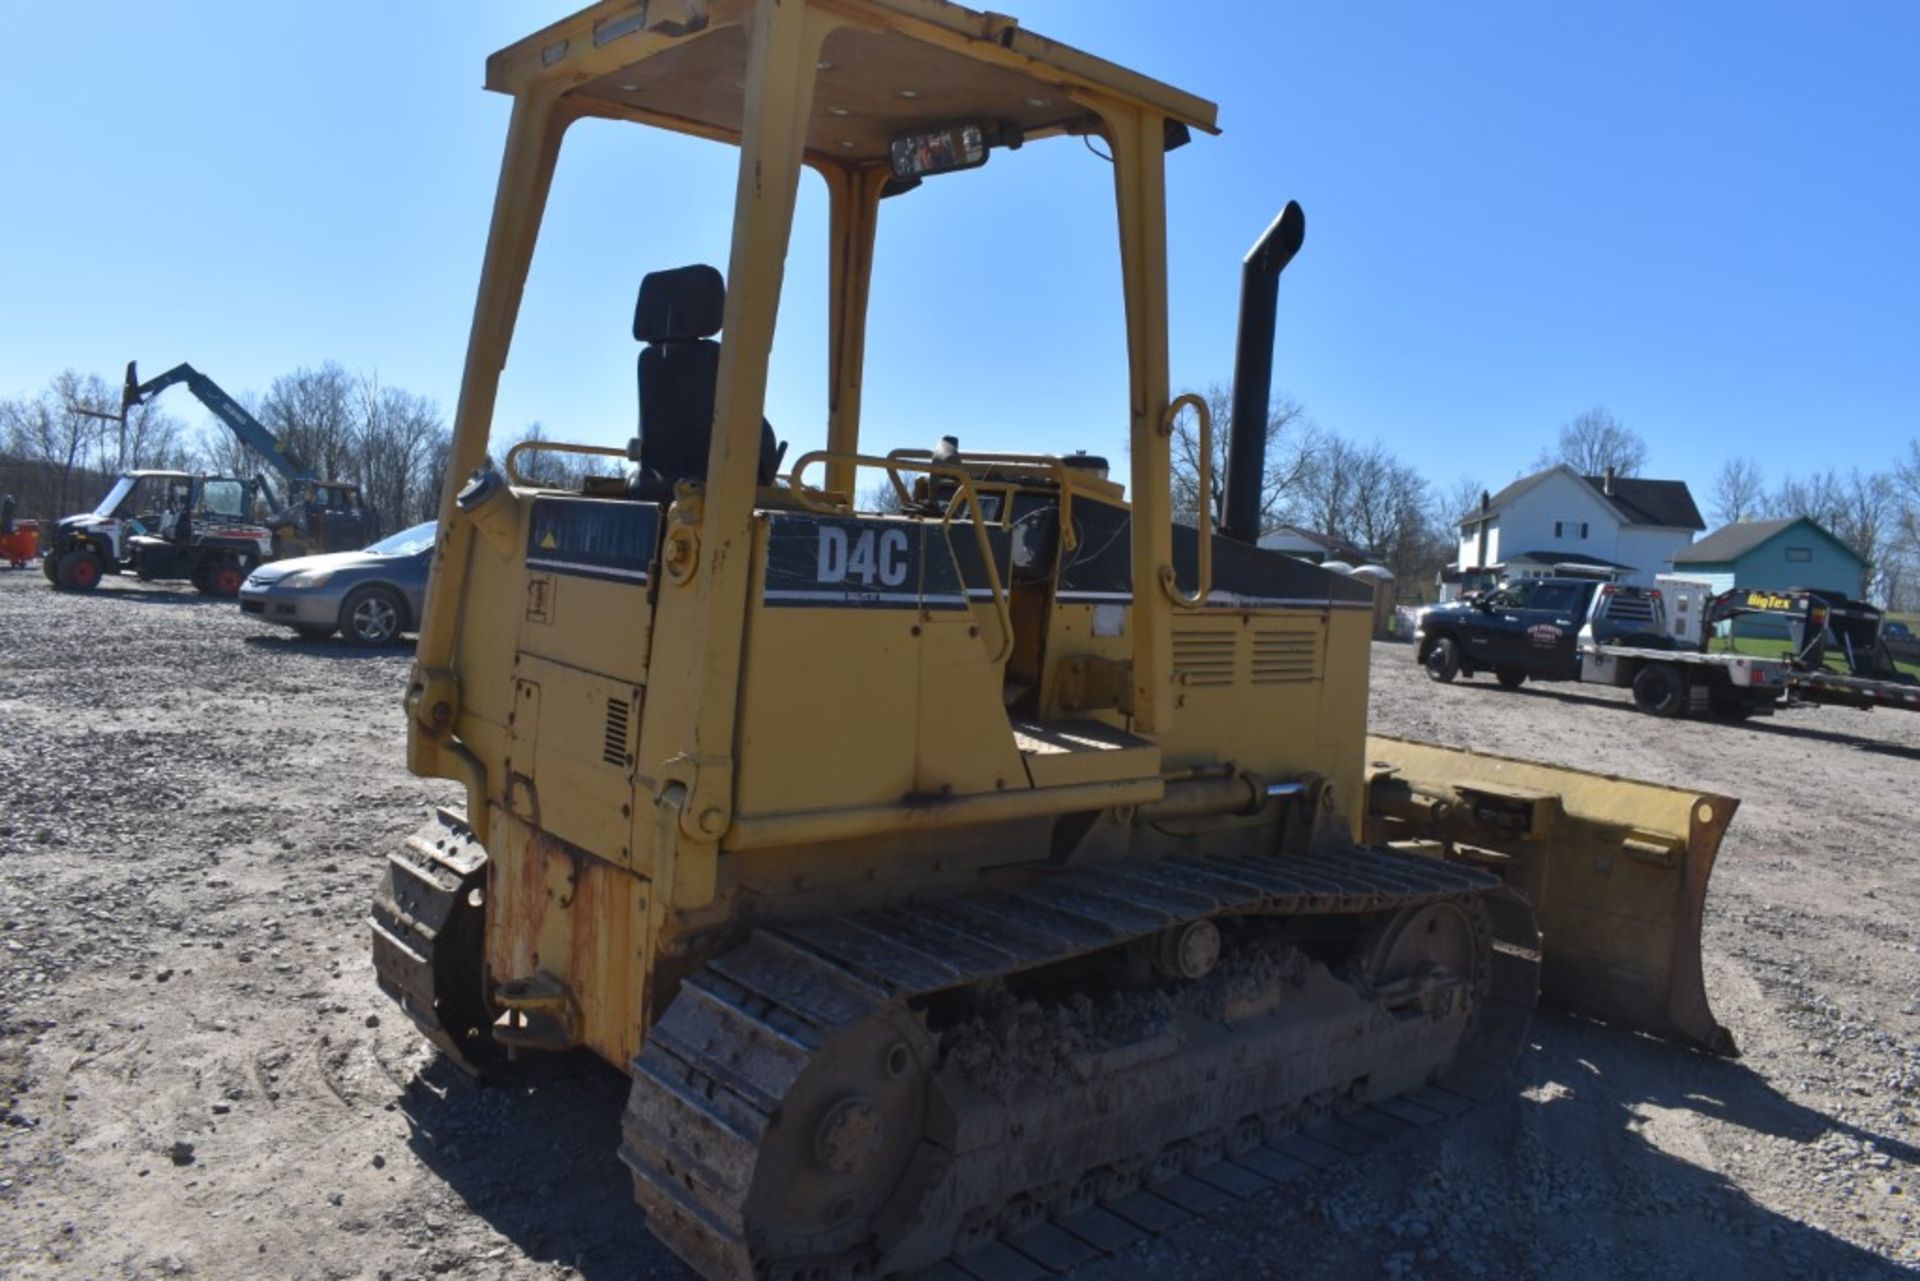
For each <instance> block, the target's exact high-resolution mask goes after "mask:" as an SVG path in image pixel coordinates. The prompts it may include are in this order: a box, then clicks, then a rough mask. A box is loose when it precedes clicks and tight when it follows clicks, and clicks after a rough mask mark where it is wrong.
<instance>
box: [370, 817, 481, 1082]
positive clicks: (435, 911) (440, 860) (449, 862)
mask: <svg viewBox="0 0 1920 1281" xmlns="http://www.w3.org/2000/svg"><path fill="white" fill-rule="evenodd" d="M486 864H487V851H486V850H485V848H483V847H482V846H481V844H480V842H479V840H478V839H476V838H475V836H474V834H473V830H472V829H471V828H469V827H468V826H467V825H466V823H465V822H464V821H463V820H462V819H461V818H460V816H459V815H457V814H455V813H453V812H452V811H450V810H444V809H442V810H437V811H436V812H435V815H434V818H433V821H431V822H430V823H428V824H427V825H426V826H425V827H424V828H422V829H421V830H420V831H418V832H416V833H414V834H413V835H412V836H410V837H408V838H407V842H406V844H405V845H404V846H402V847H401V848H400V849H399V850H398V851H396V852H395V853H393V854H391V855H389V856H388V858H387V875H386V878H385V879H384V880H383V881H382V882H381V885H380V889H379V891H378V892H377V893H375V895H374V896H373V910H372V912H371V913H370V914H369V915H368V917H367V923H368V924H369V925H370V926H372V928H373V969H374V974H375V976H376V977H377V978H378V979H379V982H380V988H381V990H382V991H384V992H385V993H386V994H387V995H388V996H390V997H392V998H393V999H394V1000H395V1001H397V1002H399V1004H400V1007H401V1008H402V1009H404V1010H405V1011H406V1012H407V1014H408V1015H409V1016H411V1017H412V1019H413V1021H414V1022H415V1023H416V1024H417V1025H419V1028H420V1030H421V1031H422V1032H424V1033H425V1034H426V1036H427V1039H428V1040H430V1041H432V1042H433V1043H434V1044H435V1045H436V1046H438V1047H439V1048H440V1049H441V1050H442V1051H443V1052H444V1053H445V1054H446V1055H447V1057H448V1058H451V1059H452V1060H453V1061H454V1062H455V1063H457V1064H459V1065H460V1066H461V1067H462V1068H464V1069H465V1070H466V1071H468V1072H471V1073H475V1074H477V1073H478V1072H479V1070H480V1064H479V1063H478V1062H477V1061H476V1058H475V1057H474V1056H475V1054H476V1053H477V1052H478V1050H479V1048H481V1047H484V1046H485V1045H487V1044H488V1042H487V1039H486V1037H485V1031H486V1027H487V1025H488V1023H490V1022H491V1018H490V1016H489V1014H488V1012H487V1010H486V1006H485V1003H484V1000H483V999H482V997H481V992H480V987H481V982H482V979H481V948H482V946H483V945H484V939H483V937H482V934H481V923H480V907H479V905H478V903H476V902H475V901H474V896H475V894H476V893H478V894H484V893H485V892H486Z"/></svg>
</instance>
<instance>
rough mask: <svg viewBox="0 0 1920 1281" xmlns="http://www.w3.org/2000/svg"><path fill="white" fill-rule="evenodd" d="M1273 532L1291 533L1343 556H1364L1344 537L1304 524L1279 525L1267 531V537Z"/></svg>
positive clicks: (1322, 548) (1324, 549)
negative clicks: (1324, 532)
mask: <svg viewBox="0 0 1920 1281" xmlns="http://www.w3.org/2000/svg"><path fill="white" fill-rule="evenodd" d="M1274 534H1292V535H1293V536H1294V537H1295V538H1298V539H1301V540H1303V541H1305V542H1309V543H1312V544H1313V545H1314V546H1316V547H1318V548H1320V549H1321V550H1322V551H1327V552H1334V553H1338V554H1340V555H1342V556H1343V557H1350V556H1360V557H1363V558H1364V556H1365V553H1364V552H1362V551H1361V550H1360V549H1359V548H1358V547H1355V546H1354V545H1353V544H1352V543H1349V542H1347V541H1346V540H1345V539H1343V538H1335V537H1334V536H1333V535H1332V534H1323V533H1321V532H1320V531H1319V530H1317V529H1308V528H1306V527H1305V526H1304V525H1281V526H1279V527H1277V528H1275V529H1272V530H1270V531H1268V533H1267V537H1269V538H1270V537H1272V536H1273V535H1274Z"/></svg>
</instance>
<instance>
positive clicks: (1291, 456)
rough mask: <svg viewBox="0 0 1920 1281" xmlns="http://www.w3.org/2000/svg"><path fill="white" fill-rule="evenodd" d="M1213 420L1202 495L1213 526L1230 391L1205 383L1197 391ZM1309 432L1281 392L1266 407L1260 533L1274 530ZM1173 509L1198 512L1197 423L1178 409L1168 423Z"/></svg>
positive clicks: (1223, 497)
mask: <svg viewBox="0 0 1920 1281" xmlns="http://www.w3.org/2000/svg"><path fill="white" fill-rule="evenodd" d="M1202 396H1203V399H1205V400H1206V402H1207V412H1208V416H1209V417H1210V418H1211V419H1212V420H1213V431H1212V437H1213V439H1212V445H1213V448H1212V455H1213V456H1212V458H1211V460H1210V462H1211V467H1212V475H1211V476H1210V477H1209V480H1210V482H1211V483H1210V485H1209V487H1208V494H1207V500H1208V502H1209V503H1210V504H1211V506H1212V510H1213V520H1214V524H1215V525H1216V526H1218V525H1219V524H1220V522H1221V521H1223V520H1225V519H1226V513H1227V442H1228V441H1229V440H1230V439H1231V438H1232V435H1233V390H1232V388H1230V387H1226V386H1223V385H1221V384H1220V383H1217V382H1216V383H1209V384H1207V389H1206V391H1205V392H1204V393H1202ZM1316 434H1317V433H1315V431H1314V429H1313V427H1312V425H1311V424H1309V423H1308V422H1307V420H1306V411H1305V410H1303V409H1302V408H1301V407H1300V404H1299V402H1297V401H1295V400H1293V399H1292V398H1291V397H1288V396H1281V397H1279V398H1278V399H1276V400H1275V401H1274V402H1273V403H1272V404H1271V405H1269V406H1268V407H1267V434H1266V459H1265V465H1264V467H1263V468H1262V470H1261V476H1260V532H1261V533H1267V532H1269V531H1271V530H1274V529H1277V528H1278V527H1279V526H1280V525H1281V524H1282V523H1283V522H1284V521H1285V520H1286V518H1287V512H1288V508H1289V505H1290V503H1291V502H1292V500H1293V498H1294V497H1295V495H1296V494H1297V492H1298V490H1299V487H1300V483H1301V480H1302V478H1303V477H1304V476H1305V474H1306V468H1307V459H1308V455H1309V454H1310V453H1311V452H1312V442H1313V440H1314V438H1315V436H1316ZM1171 447H1172V451H1173V514H1174V518H1175V519H1176V520H1182V521H1187V522H1189V523H1194V522H1197V520H1198V518H1199V514H1200V423H1199V418H1198V416H1197V415H1195V414H1193V413H1190V412H1183V413H1182V414H1181V415H1180V417H1179V419H1178V420H1177V421H1175V423H1174V426H1173V439H1172V442H1171Z"/></svg>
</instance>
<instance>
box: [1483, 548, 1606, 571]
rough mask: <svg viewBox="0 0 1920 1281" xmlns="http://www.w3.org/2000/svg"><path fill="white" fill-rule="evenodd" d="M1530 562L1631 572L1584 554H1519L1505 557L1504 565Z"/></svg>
mask: <svg viewBox="0 0 1920 1281" xmlns="http://www.w3.org/2000/svg"><path fill="white" fill-rule="evenodd" d="M1523 560H1525V561H1532V562H1533V563H1534V564H1536V565H1583V566H1586V567H1588V568H1590V569H1620V570H1625V571H1627V572H1628V573H1631V572H1633V568H1634V567H1633V566H1632V565H1622V564H1621V563H1620V562H1619V561H1617V560H1606V559H1604V558H1603V557H1599V556H1588V555H1587V554H1585V553H1584V552H1521V553H1520V554H1519V555H1518V556H1509V557H1507V560H1506V563H1507V564H1509V565H1511V564H1513V563H1514V562H1516V561H1523Z"/></svg>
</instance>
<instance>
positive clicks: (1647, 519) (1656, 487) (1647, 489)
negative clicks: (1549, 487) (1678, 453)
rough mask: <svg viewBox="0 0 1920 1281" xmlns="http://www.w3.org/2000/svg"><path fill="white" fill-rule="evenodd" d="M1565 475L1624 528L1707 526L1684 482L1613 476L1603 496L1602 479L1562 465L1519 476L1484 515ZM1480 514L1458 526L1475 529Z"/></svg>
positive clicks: (1490, 503) (1604, 483)
mask: <svg viewBox="0 0 1920 1281" xmlns="http://www.w3.org/2000/svg"><path fill="white" fill-rule="evenodd" d="M1555 472H1565V473H1566V474H1567V475H1569V476H1573V477H1575V478H1576V479H1578V480H1582V481H1584V482H1586V484H1587V487H1588V488H1590V489H1592V490H1593V492H1594V495H1595V496H1596V497H1598V498H1599V499H1600V500H1601V501H1602V502H1605V503H1609V504H1611V505H1612V507H1613V509H1614V511H1616V512H1618V513H1619V514H1620V519H1621V521H1622V522H1623V523H1625V524H1628V525H1653V526H1659V527H1661V528H1665V529H1694V530H1699V529H1705V528H1706V527H1707V522H1706V521H1704V520H1702V519H1700V509H1699V508H1698V507H1697V506H1695V505H1694V501H1693V491H1692V490H1690V489H1688V488H1687V482H1686V481H1684V480H1646V479H1643V478H1642V477H1639V476H1616V477H1614V479H1613V492H1612V493H1611V494H1609V493H1608V492H1607V478H1606V477H1605V476H1582V475H1580V473H1578V472H1576V471H1574V470H1573V468H1571V467H1568V466H1567V465H1566V464H1564V463H1562V464H1559V465H1557V466H1554V467H1549V468H1547V469H1546V470H1545V471H1537V472H1534V473H1533V474H1532V475H1531V476H1522V477H1521V478H1520V479H1519V480H1516V481H1514V482H1513V483H1512V484H1511V485H1508V486H1507V487H1506V488H1505V489H1503V490H1501V491H1500V492H1499V493H1497V494H1495V495H1494V496H1493V497H1492V498H1491V499H1490V500H1488V504H1487V511H1486V512H1485V513H1484V514H1485V515H1488V516H1491V515H1493V514H1494V513H1495V512H1498V511H1499V510H1500V509H1501V508H1503V507H1506V506H1507V505H1509V504H1510V503H1512V502H1513V501H1514V500H1515V499H1516V498H1518V497H1520V495H1522V494H1524V493H1526V492H1527V491H1528V490H1529V489H1532V488H1533V487H1534V486H1535V485H1537V484H1539V483H1540V482H1541V481H1543V480H1545V479H1546V478H1547V477H1549V476H1551V475H1553V473H1555ZM1482 515H1483V513H1481V512H1477V511H1475V512H1468V513H1467V514H1466V515H1465V516H1463V517H1461V518H1460V524H1461V525H1462V526H1467V525H1475V524H1478V523H1479V522H1480V520H1481V517H1482Z"/></svg>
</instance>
